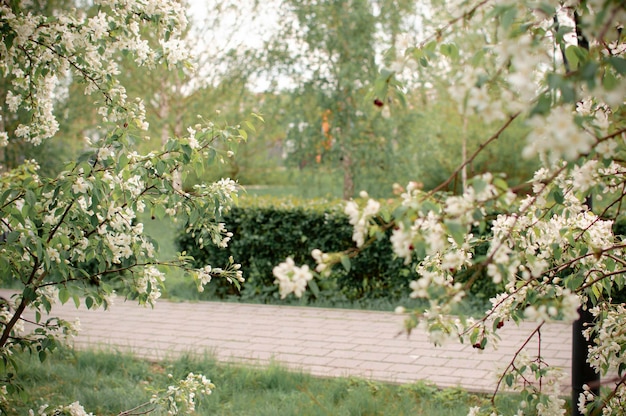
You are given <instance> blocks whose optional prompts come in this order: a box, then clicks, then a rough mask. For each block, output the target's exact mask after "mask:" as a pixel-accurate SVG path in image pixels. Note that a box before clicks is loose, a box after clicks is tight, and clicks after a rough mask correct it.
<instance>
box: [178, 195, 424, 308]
mask: <svg viewBox="0 0 626 416" xmlns="http://www.w3.org/2000/svg"><path fill="white" fill-rule="evenodd" d="M223 222H224V223H225V225H226V228H227V229H228V231H230V232H232V233H233V238H232V240H231V241H230V242H229V245H228V247H227V248H225V249H220V248H217V247H214V246H210V247H203V248H200V245H199V244H197V242H196V239H195V237H194V233H193V231H192V232H191V233H181V234H180V235H179V236H178V238H177V244H178V247H179V249H180V250H181V251H186V252H187V254H190V255H192V256H193V257H194V258H195V259H196V262H197V264H196V266H202V265H205V264H211V265H214V266H218V267H219V266H220V265H222V264H226V263H227V260H228V257H229V256H233V258H234V259H235V261H236V262H238V263H241V266H242V270H243V272H244V277H245V278H246V282H245V283H244V285H243V288H242V290H241V292H240V293H239V294H238V295H239V296H241V297H242V298H244V299H252V298H254V299H255V300H256V301H259V300H263V299H266V300H269V299H267V298H268V297H269V298H273V299H276V298H279V294H278V286H277V285H275V284H274V279H275V278H274V276H273V274H272V269H273V268H274V267H275V266H276V265H278V264H279V263H281V262H283V261H284V260H285V259H286V258H287V257H288V256H291V257H292V258H293V259H294V261H295V262H296V264H308V265H309V267H311V268H314V267H315V261H314V260H313V258H312V257H311V251H312V250H313V249H314V248H318V249H320V250H322V251H324V252H335V251H342V250H346V249H348V248H350V247H353V246H354V242H353V241H352V226H351V225H350V223H349V222H348V217H347V216H346V215H345V214H344V213H343V211H342V207H340V206H339V205H337V204H335V205H328V204H326V205H321V206H320V205H318V206H309V207H301V206H293V205H291V204H282V205H281V204H278V205H276V206H247V207H234V208H233V209H232V210H231V211H230V212H229V213H228V214H226V215H225V216H224V218H223ZM416 277H417V276H416V274H415V272H412V271H411V270H410V269H409V268H407V267H406V266H405V265H404V263H403V261H402V260H401V259H397V258H394V255H393V252H392V250H391V245H390V244H389V241H388V240H386V241H385V240H380V241H377V242H375V243H374V244H372V245H371V246H369V247H367V248H366V249H365V250H364V251H363V252H362V253H361V254H360V255H359V256H357V257H356V258H354V259H352V263H351V267H350V271H349V272H348V271H346V270H345V269H344V268H343V267H342V266H336V267H335V268H334V269H333V274H332V275H331V276H330V277H329V278H326V279H323V280H322V281H321V282H318V286H319V287H320V297H323V298H327V299H329V300H336V301H340V300H347V301H354V300H359V299H362V298H364V297H368V298H369V299H374V298H390V299H393V298H394V297H397V298H399V297H402V296H406V295H407V294H408V293H409V288H408V284H409V282H410V281H411V280H413V279H415V278H416ZM207 292H208V293H207V294H208V295H209V296H210V297H219V298H222V297H226V296H229V295H235V294H236V291H235V290H234V289H233V288H232V286H231V285H229V284H227V283H224V282H218V281H213V282H212V284H211V285H208V286H207ZM307 296H312V295H311V293H307Z"/></svg>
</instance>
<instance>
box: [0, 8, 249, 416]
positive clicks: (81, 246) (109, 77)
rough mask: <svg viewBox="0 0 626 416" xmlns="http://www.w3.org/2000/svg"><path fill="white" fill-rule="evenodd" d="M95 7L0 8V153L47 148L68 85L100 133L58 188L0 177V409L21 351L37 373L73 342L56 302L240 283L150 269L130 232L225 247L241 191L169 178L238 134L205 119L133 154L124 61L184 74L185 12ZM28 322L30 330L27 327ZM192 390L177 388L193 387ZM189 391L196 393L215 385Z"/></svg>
mask: <svg viewBox="0 0 626 416" xmlns="http://www.w3.org/2000/svg"><path fill="white" fill-rule="evenodd" d="M93 3H94V4H93V5H92V7H91V8H90V10H91V12H90V13H89V14H88V13H86V12H84V11H81V10H76V9H73V10H71V11H62V10H58V11H57V12H55V13H54V14H52V15H41V14H38V13H37V12H36V11H35V9H34V7H35V6H33V4H34V3H32V2H27V1H11V2H7V1H0V36H1V37H2V41H1V42H0V74H2V77H3V79H4V81H3V84H2V88H3V89H4V91H0V92H1V93H2V95H3V96H4V97H5V101H6V104H5V108H4V110H5V112H4V113H3V114H4V117H3V119H2V120H1V123H0V127H2V128H1V129H0V146H7V145H8V144H9V143H12V142H19V141H23V142H29V143H32V144H35V145H36V144H39V143H41V142H43V141H45V140H54V136H55V133H56V132H57V130H58V128H59V123H58V122H57V119H56V118H55V114H54V106H55V100H57V99H59V98H58V97H59V94H57V93H56V92H57V91H58V89H59V88H61V87H62V85H63V82H65V81H67V80H68V79H69V80H71V81H72V82H79V83H82V84H83V85H84V93H85V94H87V95H91V96H93V97H94V102H95V105H97V106H98V113H99V115H100V116H101V120H100V126H97V127H95V128H94V129H93V130H92V131H93V134H92V135H91V136H90V137H88V138H85V149H86V151H85V153H84V154H83V155H82V156H81V157H80V158H79V159H78V160H76V161H73V162H70V163H68V164H67V166H66V168H65V170H63V171H62V172H61V173H60V174H58V175H57V176H55V177H43V176H41V175H39V174H38V164H37V161H34V160H29V161H25V162H24V163H23V164H21V165H20V166H18V167H17V168H15V169H12V170H5V171H4V172H3V173H2V174H1V176H0V276H2V277H1V279H2V283H3V284H5V285H6V284H8V285H10V287H12V288H16V289H17V292H18V293H17V294H16V295H15V296H13V297H12V298H11V299H2V300H1V305H0V306H1V308H0V367H1V368H2V372H1V373H2V376H0V377H1V380H0V382H1V383H2V390H1V391H2V394H0V396H2V397H0V404H2V403H4V401H3V399H4V395H5V394H8V395H10V394H12V393H15V392H16V391H17V390H18V386H17V384H16V383H14V380H13V379H12V378H11V374H14V373H15V372H14V371H12V368H14V367H16V365H17V364H16V362H15V360H14V358H13V354H14V352H15V351H17V350H30V351H31V352H36V353H38V354H39V357H40V358H41V359H44V358H45V357H46V354H47V353H49V352H51V351H52V350H54V349H55V348H56V346H57V345H58V342H60V341H61V340H62V339H63V338H64V337H66V336H69V335H72V334H73V333H74V332H75V331H76V330H77V325H76V323H73V322H66V321H64V320H62V319H58V318H55V317H53V315H51V312H52V309H53V304H54V303H55V301H60V302H61V303H65V302H68V301H72V302H74V303H75V304H76V305H77V306H78V305H79V304H80V303H81V302H84V304H85V305H86V307H87V308H96V307H104V308H106V307H108V306H109V305H111V303H112V299H113V297H114V295H115V293H116V292H117V293H122V294H124V295H125V296H127V297H130V298H133V299H136V300H137V301H138V302H139V303H141V304H145V305H152V304H154V302H155V301H156V300H157V299H158V298H159V296H160V294H161V291H160V290H161V288H162V285H163V281H164V279H165V274H164V267H166V266H172V267H180V268H182V269H184V270H185V271H186V272H187V274H188V275H189V276H190V278H193V279H195V281H196V282H197V283H198V286H199V287H200V288H202V286H203V285H204V284H206V283H208V282H209V281H210V280H211V278H225V279H228V280H229V281H230V282H232V283H234V284H235V285H239V284H240V282H242V281H243V277H242V273H241V270H239V265H238V264H236V263H235V262H234V260H232V259H231V261H230V262H229V264H225V265H216V266H220V267H213V268H212V267H211V266H206V267H204V268H201V269H193V268H191V267H190V266H189V265H190V264H191V263H190V260H192V259H191V258H189V257H187V256H185V255H181V256H180V257H178V258H176V259H171V260H168V261H163V260H161V259H158V258H157V247H156V244H155V242H154V241H152V240H151V238H150V237H148V236H147V235H145V234H144V232H143V231H144V230H143V225H142V223H141V221H140V219H139V216H140V215H144V216H152V218H156V219H162V218H165V217H170V218H173V219H174V220H175V221H177V222H178V223H179V224H180V225H181V226H182V227H187V228H189V227H193V228H194V229H196V230H198V229H199V230H201V231H200V233H201V234H202V235H198V236H197V237H198V239H199V241H203V242H204V244H217V245H220V246H225V245H226V244H227V243H228V241H229V239H230V237H231V236H232V234H230V233H229V232H228V230H226V229H225V228H224V225H223V224H222V223H221V222H220V217H221V215H222V213H223V212H224V211H226V210H228V209H229V206H230V205H231V204H232V203H233V202H235V200H236V197H237V191H238V185H237V184H236V183H235V182H234V181H232V180H229V179H224V180H220V181H219V182H217V183H213V184H207V185H199V186H196V187H195V188H194V189H192V190H189V191H182V190H179V189H178V187H176V186H175V185H174V173H175V172H177V171H179V170H180V171H183V172H187V171H189V170H190V169H193V170H196V171H198V170H199V169H202V167H203V166H204V165H205V162H206V160H208V159H213V158H215V159H219V157H220V155H219V152H220V151H224V152H225V151H230V150H229V147H228V145H232V147H233V148H234V147H235V145H236V143H237V142H238V141H240V140H241V139H243V137H244V136H245V135H246V132H245V131H243V130H242V129H241V128H240V127H238V126H235V127H230V126H217V125H215V124H213V123H211V122H208V121H204V120H202V119H201V118H200V119H199V124H197V125H195V126H192V127H190V128H189V129H188V130H187V131H188V135H187V136H186V137H173V138H171V139H170V140H169V141H168V142H167V143H166V144H164V146H163V148H162V149H160V150H158V151H154V152H152V153H148V154H138V153H136V152H135V151H133V148H134V146H133V145H134V143H135V142H136V141H137V140H138V139H139V138H141V137H143V135H145V133H142V132H143V131H144V130H145V129H147V127H148V126H147V123H146V121H145V109H144V105H143V103H142V101H141V100H138V99H133V98H131V97H128V96H127V94H126V92H125V89H124V88H123V86H122V85H121V84H120V83H119V82H118V80H117V78H116V76H117V75H118V74H119V69H118V62H119V57H120V54H121V53H123V54H125V55H130V56H134V57H135V62H136V63H137V65H147V66H155V65H164V66H166V67H167V68H170V69H173V68H179V69H180V70H184V71H189V70H193V64H192V62H193V61H192V57H191V56H190V55H189V53H188V51H187V49H185V48H183V47H182V46H183V45H184V43H183V42H182V41H181V38H180V36H181V34H182V33H183V29H184V27H185V25H186V22H187V20H186V16H185V12H184V9H183V6H182V5H181V3H180V2H178V1H175V0H98V1H94V2H93ZM147 31H152V33H156V34H157V35H158V39H159V42H158V44H157V45H156V47H151V46H150V45H153V44H154V43H148V40H147V38H144V34H146V33H147ZM151 39H152V37H151ZM217 142H224V143H226V146H224V145H222V144H220V146H219V147H217V146H215V145H216V144H217ZM218 148H219V149H221V150H217V149H218ZM224 149H227V150H224ZM28 309H31V310H34V316H35V318H34V320H31V321H28V322H27V321H26V320H25V315H24V314H25V312H26V311H27V310H28ZM29 316H31V315H29ZM25 328H28V330H26V329H25ZM194 377H195V376H194ZM194 377H192V379H193V380H195V379H196V378H197V377H196V378H194ZM192 379H190V382H189V383H182V384H181V385H183V386H185V385H192V384H194V383H195V382H194V383H192V382H191V381H193V380H192ZM195 384H197V386H196V385H195ZM195 384H194V386H195V387H194V389H196V390H198V389H199V390H198V391H204V390H206V389H205V388H204V387H202V386H208V385H209V384H210V382H208V381H207V380H204V379H203V380H201V382H200V384H198V383H195ZM198 386H200V387H198ZM176 388H178V387H176ZM179 390H180V389H179ZM187 390H190V389H189V388H186V387H184V388H183V390H182V391H187ZM177 394H178V393H177ZM181 394H182V393H181ZM181 397H182V396H181ZM190 397H193V395H192V396H190ZM168 400H169V399H168ZM170 401H171V402H172V403H177V401H176V400H173V399H172V400H170ZM190 405H191V404H188V407H189V406H190ZM76 407H77V408H78V407H79V405H76ZM72 414H75V413H73V412H72Z"/></svg>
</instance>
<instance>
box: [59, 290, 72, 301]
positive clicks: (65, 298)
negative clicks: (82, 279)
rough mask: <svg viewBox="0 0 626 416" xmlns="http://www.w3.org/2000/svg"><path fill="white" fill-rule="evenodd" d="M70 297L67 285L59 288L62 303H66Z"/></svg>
mask: <svg viewBox="0 0 626 416" xmlns="http://www.w3.org/2000/svg"><path fill="white" fill-rule="evenodd" d="M69 299H70V291H69V290H67V288H66V287H62V288H61V289H59V301H60V302H61V304H62V305H65V303H66V302H67V301H68V300H69Z"/></svg>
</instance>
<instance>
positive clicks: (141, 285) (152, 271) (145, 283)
mask: <svg viewBox="0 0 626 416" xmlns="http://www.w3.org/2000/svg"><path fill="white" fill-rule="evenodd" d="M164 281H165V274H164V273H163V272H162V271H160V270H159V269H158V268H157V267H156V266H148V267H145V268H144V269H143V270H142V272H141V273H139V274H138V276H137V277H136V278H135V290H136V291H137V293H139V294H144V295H147V300H146V305H154V304H155V302H156V301H157V299H159V298H160V297H161V286H162V284H163V282H164Z"/></svg>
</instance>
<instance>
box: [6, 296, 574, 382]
mask: <svg viewBox="0 0 626 416" xmlns="http://www.w3.org/2000/svg"><path fill="white" fill-rule="evenodd" d="M8 295H9V292H8V291H3V290H0V296H5V297H6V296H8ZM54 312H55V316H59V317H61V318H64V319H67V320H74V319H75V318H76V317H78V318H79V319H80V323H81V324H80V326H81V331H80V334H79V335H78V336H77V337H76V338H75V339H74V344H75V346H76V347H77V348H79V349H80V348H87V347H90V348H91V347H98V346H105V347H107V348H113V349H115V350H122V351H131V352H133V353H135V354H136V355H138V356H140V357H143V358H148V359H163V358H174V357H175V356H176V355H177V354H181V353H186V352H190V353H205V352H208V353H210V354H213V355H214V356H215V357H216V358H217V359H218V360H220V361H231V362H242V363H245V364H253V365H266V364H268V363H270V362H272V361H274V362H277V363H281V364H283V365H284V366H286V367H288V368H292V369H301V370H303V371H306V372H309V373H311V374H313V375H317V376H357V377H364V378H368V379H371V380H376V381H384V382H393V383H410V382H415V381H419V380H423V381H428V382H432V383H434V384H436V385H437V386H439V387H457V386H459V387H463V388H466V389H468V390H470V391H475V392H493V390H494V388H495V387H496V385H497V382H498V380H497V378H496V376H495V371H496V370H497V369H499V368H503V367H505V366H507V365H508V364H509V362H510V361H511V359H512V357H513V356H514V354H515V352H516V351H517V350H518V349H519V347H520V345H522V343H523V342H524V341H525V340H526V339H527V338H528V337H529V335H530V334H531V333H532V332H533V330H534V328H535V326H536V325H533V324H532V323H530V322H524V323H522V324H521V325H520V326H516V325H515V324H514V323H507V324H506V325H505V326H504V327H503V328H502V329H501V330H500V336H501V338H502V339H501V342H500V344H499V347H498V349H493V347H488V348H487V349H485V350H484V351H479V350H477V349H474V348H472V346H471V345H465V344H459V343H458V341H455V340H450V341H448V342H447V343H445V344H444V345H443V346H438V347H435V346H433V344H432V343H430V342H429V340H428V335H427V334H426V333H425V332H423V331H421V330H414V331H413V333H412V334H411V335H410V336H409V337H407V335H406V334H404V333H402V326H403V325H402V324H403V319H404V318H403V317H402V316H401V315H398V314H394V313H391V312H373V311H358V310H344V309H321V308H306V307H290V306H270V305H251V304H236V303H221V302H178V303H177V302H170V301H167V300H159V302H157V304H156V306H155V307H154V309H151V308H145V307H141V306H138V305H137V304H136V303H135V302H131V301H128V302H124V301H123V300H117V302H116V303H115V304H114V305H113V306H112V307H111V308H109V310H106V311H105V310H87V309H86V308H85V307H84V306H83V305H81V307H80V308H78V309H77V308H76V307H75V305H74V304H73V302H71V301H70V302H68V303H67V304H65V305H62V306H61V305H56V306H55V307H54ZM571 333H572V329H571V326H570V325H567V324H563V323H550V324H546V325H544V327H543V328H542V330H541V341H542V342H541V354H542V356H543V358H544V361H545V362H547V363H548V364H550V365H551V366H557V367H560V368H562V369H563V371H564V373H565V375H564V378H563V380H569V373H570V365H571V349H572V348H571V344H572V342H571ZM537 347H538V342H537V338H536V336H535V338H534V339H533V340H532V341H531V342H529V344H528V346H527V348H526V349H527V351H528V352H529V354H531V355H532V354H536V353H537ZM565 384H567V381H565ZM564 387H565V388H566V389H567V390H569V387H568V386H564Z"/></svg>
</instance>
